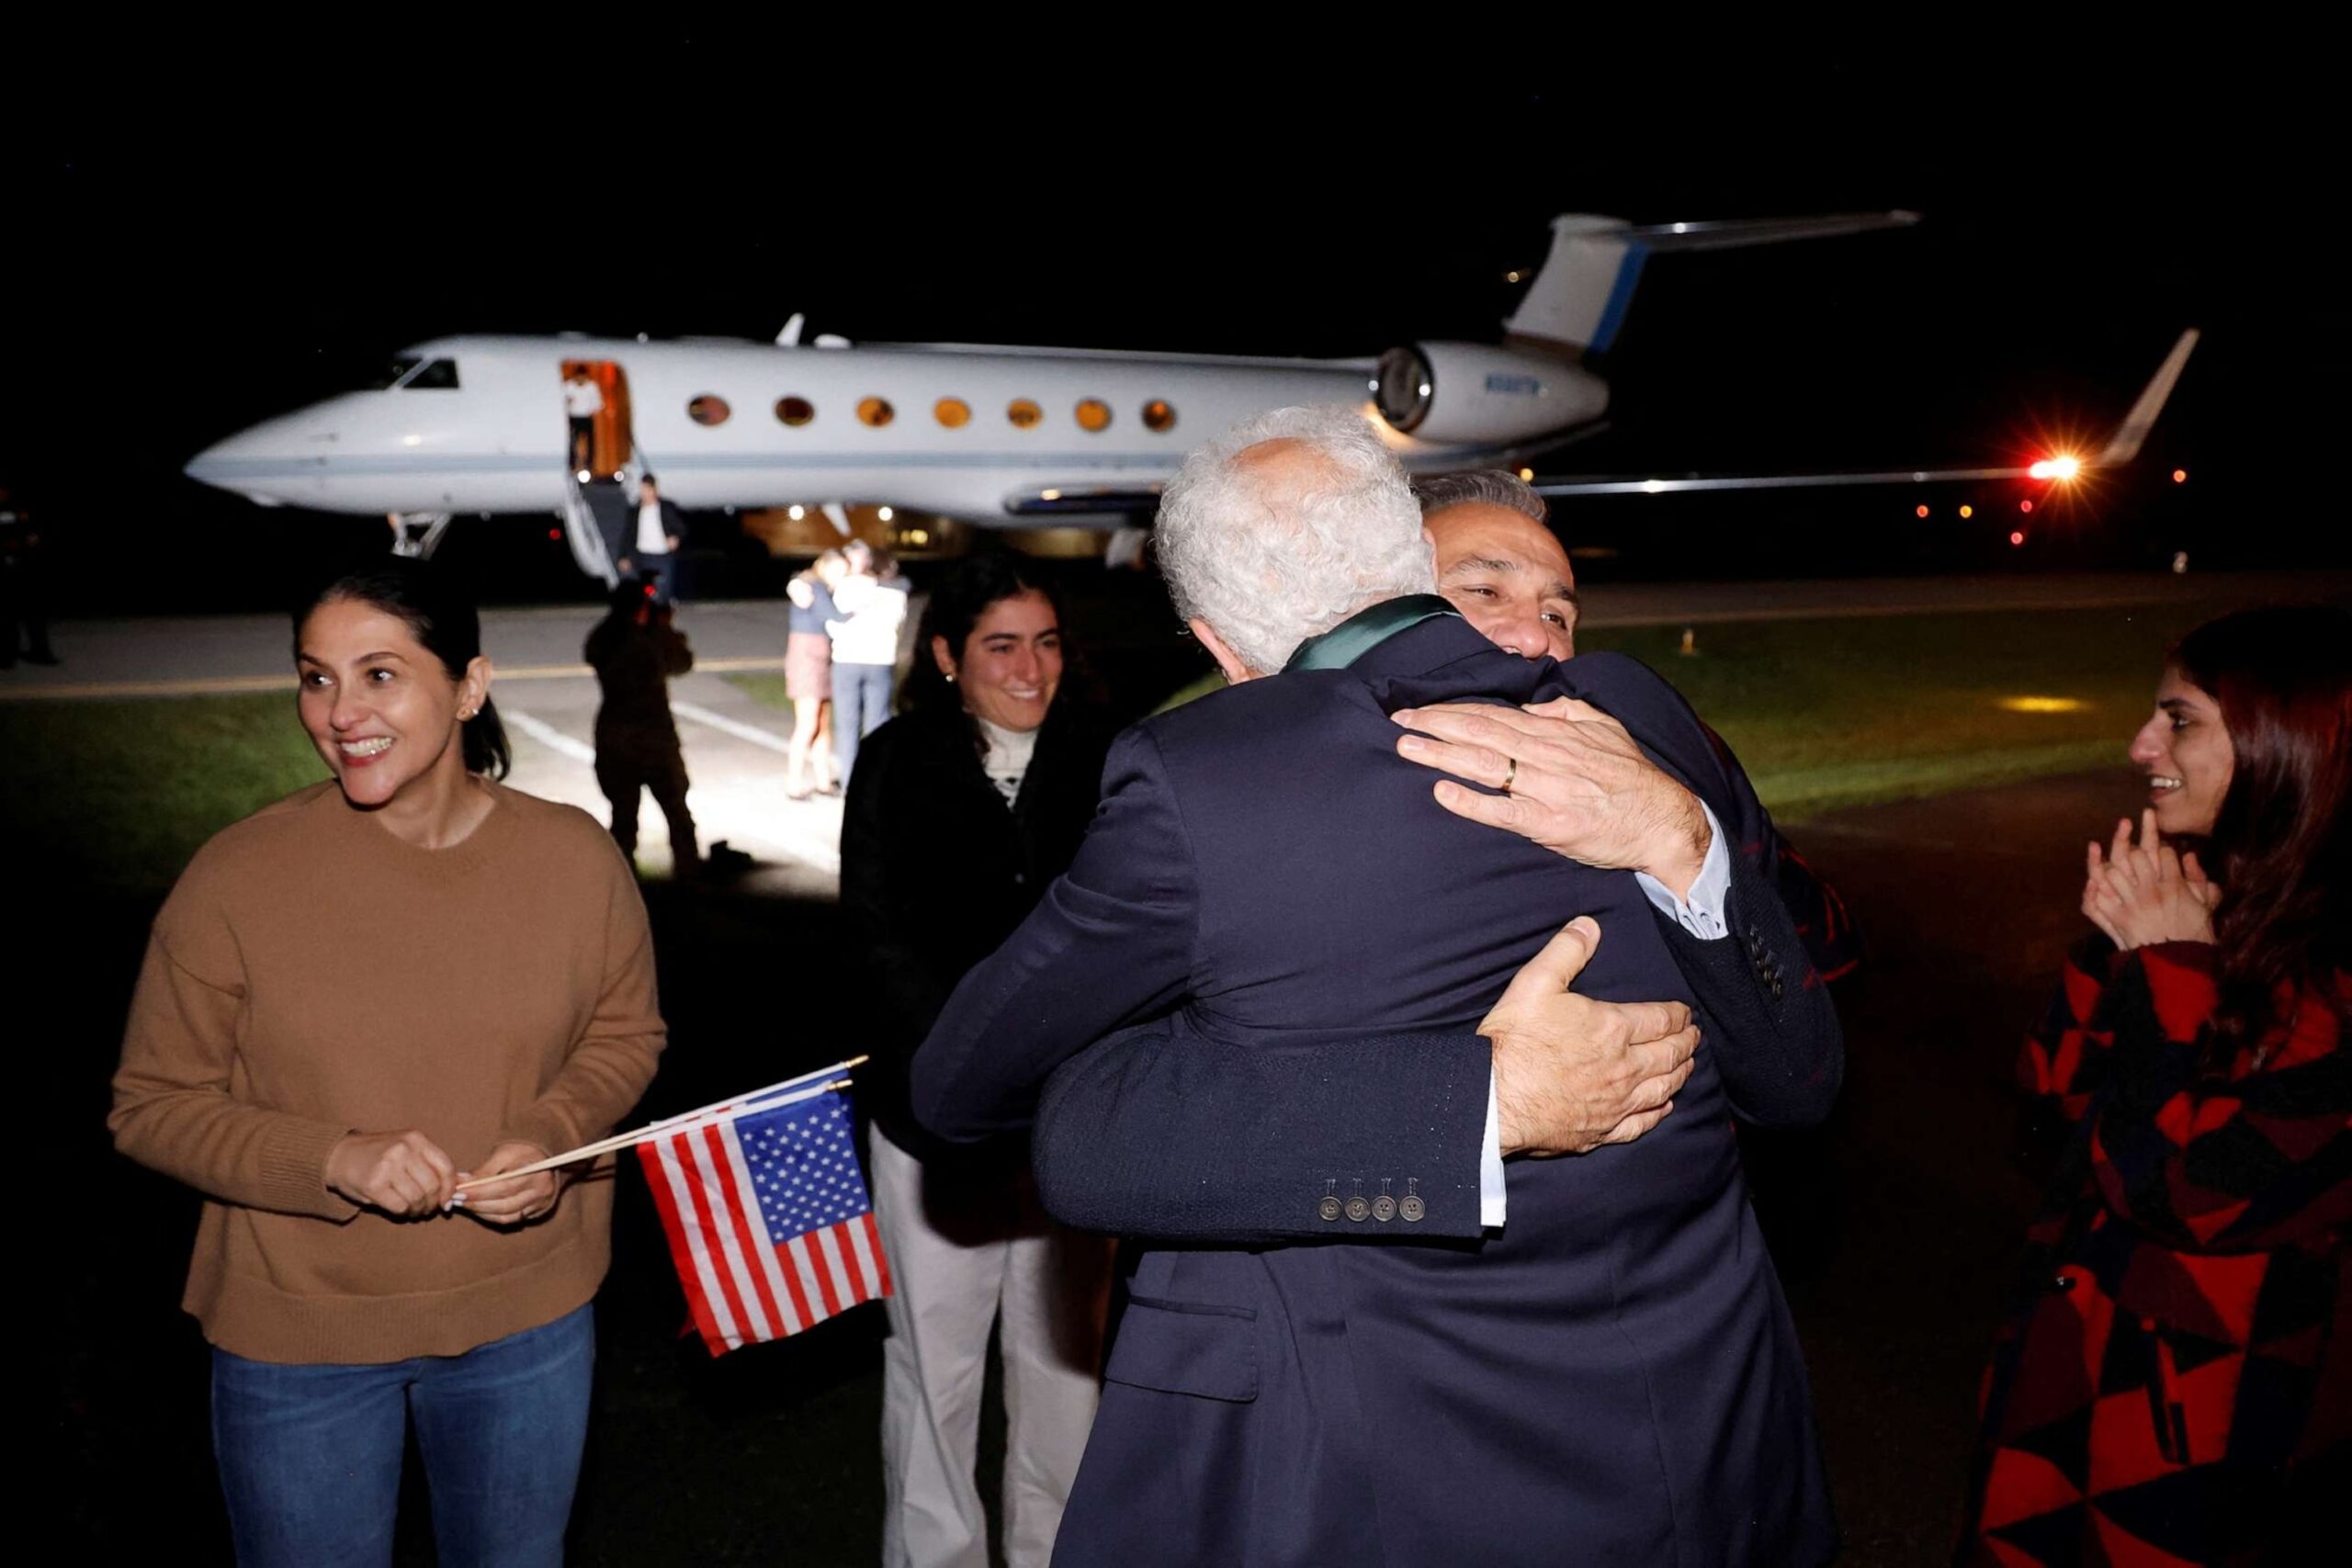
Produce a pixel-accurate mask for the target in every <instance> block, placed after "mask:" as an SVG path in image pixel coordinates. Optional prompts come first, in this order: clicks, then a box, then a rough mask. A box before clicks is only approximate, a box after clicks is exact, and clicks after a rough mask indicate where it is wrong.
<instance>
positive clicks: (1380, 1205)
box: [1372, 1192, 1397, 1225]
mask: <svg viewBox="0 0 2352 1568" xmlns="http://www.w3.org/2000/svg"><path fill="white" fill-rule="evenodd" d="M1372 1217H1373V1218H1374V1219H1375V1220H1378V1221H1379V1222H1380V1223H1381V1224H1384V1225H1385V1224H1387V1223H1388V1222H1389V1221H1391V1220H1393V1219H1395V1218H1396V1217H1397V1200H1396V1199H1394V1198H1391V1197H1390V1196H1389V1195H1388V1194H1387V1193H1385V1192H1383V1193H1382V1194H1381V1195H1380V1196H1379V1197H1377V1198H1374V1200H1373V1201H1372Z"/></svg>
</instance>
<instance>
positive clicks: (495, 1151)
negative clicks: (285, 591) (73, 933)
mask: <svg viewBox="0 0 2352 1568" xmlns="http://www.w3.org/2000/svg"><path fill="white" fill-rule="evenodd" d="M480 644H481V635H480V629H479V622H478V620H477V617H476V615H475V614H474V611H473V608H472V606H471V605H470V604H467V603H465V602H464V600H463V599H462V597H460V596H458V595H457V594H455V593H453V592H451V591H450V590H449V588H448V586H447V583H445V582H444V581H441V580H440V578H439V577H438V576H437V575H436V574H435V572H434V571H433V570H432V569H431V568H429V567H427V566H425V565H424V564H423V563H421V562H416V561H406V560H401V561H392V562H388V563H386V564H385V565H384V566H382V567H379V568H377V569H375V570H369V571H367V572H365V573H360V574H356V575H354V576H351V577H346V578H345V579H343V580H341V581H338V582H336V583H334V585H332V586H330V587H329V588H327V589H326V590H324V591H323V592H322V593H321V594H320V595H319V596H318V597H317V598H316V599H315V600H314V601H313V602H312V603H311V605H310V607H309V608H308V609H307V610H306V611H305V612H303V613H302V614H301V615H300V616H299V617H298V620H297V623H296V630H295V664H296V670H297V672H298V675H299V677H300V698H299V705H300V716H301V720H302V724H303V728H305V729H307V730H308V731H309V732H310V736H311V740H312V742H313V743H314V744H315V745H316V746H317V747H318V750H319V754H320V756H321V757H322V759H323V760H324V761H325V762H326V765H327V768H328V770H329V772H330V773H332V774H333V778H332V779H331V781H330V782H327V783H323V784H315V785H312V786H311V787H310V788H308V789H304V790H301V791H299V792H297V793H296V794H294V795H289V796H288V797H287V798H286V799H284V800H281V801H279V802H277V804H276V805H273V806H270V807H265V808H264V809H262V810H261V811H259V812H256V813H255V814H254V816H252V817H250V818H246V819H245V820H244V821H243V822H240V823H237V824H236V825H234V826H233V827H231V828H228V829H224V830H223V831H221V832H220V834H219V835H218V836H216V837H215V838H214V839H213V840H211V841H210V842H209V843H208V844H206V845H205V847H204V848H203V849H202V850H200V851H198V853H197V855H196V858H195V859H194V860H193V861H192V862H191V863H189V865H188V868H187V872H186V873H185V874H182V876H181V878H180V881H179V884H178V886H175V888H174V889H173V891H172V896H171V897H170V898H169V900H167V901H166V903H165V904H164V908H163V910H162V912H161V913H160V914H158V915H157V917H156V919H155V929H154V934H153V939H152V940H151V941H150V942H149V944H148V950H147V958H146V964H145V967H144V968H143V970H142V971H141V976H140V980H139V988H138V993H137V995H136V997H135V998H134V999H133V1001H132V1003H131V1011H130V1026H129V1030H128V1032H127V1033H126V1035H125V1038H124V1041H123V1050H122V1065H121V1067H120V1069H119V1071H118V1072H117V1074H116V1076H115V1085H114V1113H113V1115H112V1117H111V1118H110V1120H109V1124H110V1125H111V1126H112V1128H113V1130H114V1134H115V1142H116V1145H117V1146H118V1147H119V1148H120V1149H121V1150H122V1152H123V1153H125V1154H127V1155H129V1156H130V1157H132V1158H133V1159H136V1160H138V1161H140V1162H141V1163H142V1164H144V1165H148V1166H152V1167H153V1168H155V1169H157V1170H161V1171H163V1172H164V1173H166V1174H167V1175H170V1176H174V1177H176V1178H177V1179H180V1180H182V1181H185V1182H187V1183H188V1184H189V1185H190V1186H192V1187H194V1188H196V1189H197V1190H199V1191H200V1192H202V1193H203V1194H204V1196H205V1199H206V1201H205V1204H204V1212H203V1219H202V1221H201V1224H199V1226H198V1232H197V1243H196V1256H195V1259H194V1262H193V1264H192V1265H191V1267H190V1269H189V1271H188V1282H187V1294H186V1296H185V1298H184V1302H183V1304H184V1305H185V1306H186V1307H187V1310H188V1311H189V1312H190V1313H192V1314H195V1316H196V1317H197V1318H198V1321H199V1322H201V1324H202V1325H203V1327H204V1333H205V1337H206V1338H207V1339H208V1340H209V1342H210V1343H211V1345H212V1348H213V1349H212V1356H213V1382H212V1389H213V1397H212V1426H213V1446H214V1451H215V1454H216V1456H217V1457H218V1460H219V1461H220V1474H221V1483H222V1489H223V1491H224V1492H225V1493H226V1495H227V1498H228V1504H229V1517H230V1525H231V1529H232V1533H233V1534H234V1536H235V1539H236V1548H237V1556H238V1559H239V1561H240V1562H244V1563H248V1564H252V1563H280V1562H283V1563H318V1562H335V1563H342V1564H356V1563H370V1562H390V1553H391V1540H392V1517H393V1512H394V1506H395V1501H396V1497H397V1495H398V1491H399V1481H400V1471H401V1451H402V1448H403V1445H404V1443H405V1440H406V1436H407V1431H408V1423H409V1419H410V1418H411V1417H412V1416H413V1418H414V1421H415V1430H416V1436H417V1441H418V1446H419V1449H420V1450H421V1451H422V1452H423V1454H424V1465H425V1472H426V1476H427V1479H428V1481H429V1482H430V1483H431V1488H432V1495H433V1521H434V1530H435V1536H436V1538H437V1542H438V1545H439V1547H440V1556H441V1561H442V1562H445V1563H461V1562H497V1563H501V1564H516V1563H541V1562H544V1563H549V1564H554V1563H558V1562H560V1561H561V1558H562V1549H563V1529H564V1524H565V1521H566V1519H567V1517H569V1515H570V1512H571V1493H572V1488H573V1485H574V1483H575V1482H576V1480H577V1477H578V1472H579V1464H580V1453H581V1448H582V1442H583V1441H584V1439H585V1436H586V1429H587V1416H588V1392H589V1380H590V1373H591V1370H592V1367H593V1364H594V1325H593V1323H592V1320H591V1318H590V1314H589V1307H588V1304H587V1303H588V1302H589V1299H590V1298H591V1297H592V1296H593V1295H594V1293H595V1290H596V1286H597V1284H598V1282H599V1281H600V1280H602V1279H603V1277H604V1272H605V1261H606V1256H607V1247H608V1241H609V1231H610V1223H611V1214H612V1185H611V1168H610V1167H609V1166H608V1165H604V1164H600V1165H598V1166H597V1167H596V1168H594V1169H593V1170H582V1169H580V1168H574V1169H573V1170H572V1171H571V1172H567V1173H564V1174H566V1175H570V1176H571V1177H572V1178H573V1179H571V1180H569V1181H564V1180H560V1179H558V1176H557V1175H555V1174H548V1173H541V1174H539V1175H536V1176H526V1177H519V1178H516V1179H514V1180H511V1181H504V1182H497V1183H492V1184H491V1185H488V1186H484V1187H479V1188H475V1189H472V1190H469V1191H468V1192H466V1193H462V1194H461V1193H459V1192H458V1190H457V1187H458V1183H459V1182H460V1181H463V1180H466V1179H468V1178H469V1175H470V1176H473V1177H483V1176H495V1175H497V1174H498V1173H500V1172H502V1171H508V1170H513V1169H515V1168H519V1167H521V1166H525V1165H527V1164H529V1163H531V1162H533V1161H535V1160H537V1159H539V1158H541V1157H543V1156H545V1155H547V1154H548V1153H552V1152H556V1151H560V1150H563V1149H567V1148H571V1147H574V1146H576V1145H579V1144H582V1143H583V1142H587V1141H590V1140H593V1139H594V1138H596V1137H599V1136H601V1135H603V1134H605V1132H607V1131H608V1130H609V1129H611V1128H612V1127H613V1125H614V1124H615V1123H616V1122H618V1121H619V1120H620V1118H621V1117H622V1116H623V1115H625V1114H626V1113H627V1112H628V1110H629V1108H630V1107H631V1106H633V1105H634V1104H635V1103H636V1102H637V1100H638V1098H639V1096H640V1095H641V1094H642V1093H643V1092H644V1090H645V1087H646V1085H647V1083H648V1082H649V1081H650V1079H651V1077H652V1076H653V1069H654V1063H655V1059H656V1057H657V1056H658V1055H659V1053H660V1051H661V1049H662V1040H663V1029H662V1019H661V1015H660V1013H659V1011H658V1010H657V1007H656V1001H655V996H654V978H653V951H652V943H651V938H650V931H649V930H648V928H647V924H646V919H645V908H644V905H643V903H642V901H641V900H640V899H639V895H638V890H637V885H636V882H635V879H634V878H633V877H632V875H631V874H630V872H629V869H628V866H627V865H626V864H625V863H623V861H622V860H621V858H620V856H619V854H618V852H616V849H615V847H614V845H613V841H612V840H611V839H610V838H609V837H608V836H607V835H606V834H605V830H604V829H602V828H601V827H600V826H599V825H598V824H597V823H596V822H595V821H594V819H593V818H590V817H588V816H587V815H586V814H584V813H582V812H580V811H578V810H575V809H573V808H572V807H565V806H556V805H552V804H550V803H548V802H546V801H541V800H537V799H535V798H533V797H532V796H530V795H521V794H518V793H516V792H515V791H513V790H509V789H506V788H504V787H503V786H502V785H500V784H497V783H495V782H493V781H494V780H495V778H496V777H497V776H498V775H499V774H502V773H504V771H505V766H506V761H507V752H506V741H505V736H504V733H503V730H502V728H500V725H499V722H498V717H497V715H496V712H495V710H493V709H492V706H491V705H490V697H489V686H490V673H491V671H490V663H489V660H486V659H484V658H483V657H482V656H481V647H480Z"/></svg>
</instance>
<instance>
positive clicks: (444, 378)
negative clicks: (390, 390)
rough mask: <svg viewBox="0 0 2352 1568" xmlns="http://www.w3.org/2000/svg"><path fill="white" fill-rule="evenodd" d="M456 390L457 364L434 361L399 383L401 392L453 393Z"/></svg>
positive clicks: (454, 362)
mask: <svg viewBox="0 0 2352 1568" xmlns="http://www.w3.org/2000/svg"><path fill="white" fill-rule="evenodd" d="M457 389H458V362H457V361H456V360H454V359H435V360H432V361H430V362H428V363H427V364H426V365H425V367H424V369H422V370H419V371H418V372H417V373H416V374H415V375H413V376H412V377H410V378H408V379H407V380H405V381H403V382H401V391H403V392H454V391H456V390H457Z"/></svg>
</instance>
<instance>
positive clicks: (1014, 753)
mask: <svg viewBox="0 0 2352 1568" xmlns="http://www.w3.org/2000/svg"><path fill="white" fill-rule="evenodd" d="M972 721H973V722H974V723H975V724H978V726H979V727H980V735H981V738H982V739H985V740H987V741H988V743H989V754H988V755H987V756H985V757H983V758H981V759H980V767H981V768H982V770H983V771H985V772H986V773H988V775H989V783H990V784H994V785H996V792H997V794H999V795H1002V796H1004V803H1005V804H1006V805H1007V806H1011V805H1012V803H1013V802H1014V801H1016V800H1018V799H1020V798H1021V780H1022V777H1023V774H1025V773H1028V772H1029V759H1030V758H1031V757H1032V756H1033V755H1035V752H1036V750H1037V732H1036V731H1035V730H1034V729H1007V728H1004V727H1003V726H1002V725H1000V724H990V723H989V721H988V720H987V719H984V718H982V717H981V716H979V715H978V714H974V715H973V716H972Z"/></svg>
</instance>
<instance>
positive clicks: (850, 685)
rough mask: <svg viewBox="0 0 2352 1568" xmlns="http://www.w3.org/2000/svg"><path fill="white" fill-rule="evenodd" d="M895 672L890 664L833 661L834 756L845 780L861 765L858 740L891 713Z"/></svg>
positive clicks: (880, 726) (871, 732) (879, 725)
mask: <svg viewBox="0 0 2352 1568" xmlns="http://www.w3.org/2000/svg"><path fill="white" fill-rule="evenodd" d="M895 673H896V671H895V670H893V669H892V667H891V666H889V665H888V664H843V663H842V662H841V661H840V660H834V662H833V759H834V761H837V762H839V763H840V764H841V776H842V784H848V783H849V772H850V769H852V768H853V767H855V766H856V765H857V743H858V742H859V741H860V740H862V739H865V737H866V736H869V735H871V734H873V733H874V732H875V731H876V730H877V729H879V728H882V723H883V721H884V720H885V719H887V718H888V717H889V716H890V677H891V676H892V675H893V674H895Z"/></svg>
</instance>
